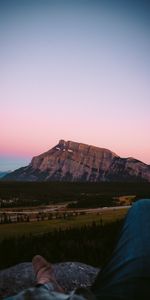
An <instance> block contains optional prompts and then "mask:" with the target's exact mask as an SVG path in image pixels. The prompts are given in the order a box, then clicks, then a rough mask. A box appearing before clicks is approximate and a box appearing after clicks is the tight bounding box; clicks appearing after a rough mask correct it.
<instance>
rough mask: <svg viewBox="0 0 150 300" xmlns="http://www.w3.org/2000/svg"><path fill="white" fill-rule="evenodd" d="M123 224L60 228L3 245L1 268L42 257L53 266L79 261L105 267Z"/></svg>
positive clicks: (3, 241) (118, 222)
mask: <svg viewBox="0 0 150 300" xmlns="http://www.w3.org/2000/svg"><path fill="white" fill-rule="evenodd" d="M121 224H122V221H119V220H117V221H115V222H113V223H109V224H107V223H106V224H103V223H98V224H97V223H95V222H93V223H92V224H90V225H84V226H81V227H80V228H69V227H68V228H66V229H65V230H62V229H61V228H59V229H55V230H54V231H52V232H49V233H44V234H39V235H32V234H30V235H23V236H21V237H14V238H7V239H4V240H2V241H1V242H0V249H1V255H0V268H1V269H3V268H6V267H8V266H12V265H14V264H17V263H20V262H25V261H31V260H32V257H33V256H34V255H36V254H41V255H43V256H44V257H46V259H47V260H49V261H51V262H52V263H56V262H64V261H80V262H83V263H87V264H90V265H93V266H97V267H102V266H103V265H104V264H105V263H106V261H107V260H108V259H109V257H110V255H111V253H112V251H113V248H114V245H115V243H116V240H117V237H118V233H119V231H120V227H121Z"/></svg>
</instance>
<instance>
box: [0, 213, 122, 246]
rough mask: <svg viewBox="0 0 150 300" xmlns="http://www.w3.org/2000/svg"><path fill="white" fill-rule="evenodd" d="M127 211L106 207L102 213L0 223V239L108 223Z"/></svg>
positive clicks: (120, 217)
mask: <svg viewBox="0 0 150 300" xmlns="http://www.w3.org/2000/svg"><path fill="white" fill-rule="evenodd" d="M126 212H127V209H126V208H122V209H117V210H116V209H113V210H112V209H107V210H103V212H102V213H99V214H98V213H90V214H86V215H82V216H76V217H71V218H69V219H55V220H49V221H39V222H29V223H14V224H1V225H0V241H2V240H3V239H6V238H11V237H19V236H23V235H41V234H44V233H47V232H51V231H53V230H55V229H59V228H61V229H66V228H75V227H81V226H82V225H88V224H91V223H92V222H96V223H97V224H98V223H102V224H106V223H110V222H113V221H116V220H120V219H122V218H124V216H125V214H126Z"/></svg>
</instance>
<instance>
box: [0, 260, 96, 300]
mask: <svg viewBox="0 0 150 300" xmlns="http://www.w3.org/2000/svg"><path fill="white" fill-rule="evenodd" d="M98 271H99V269H97V268H94V267H92V266H88V265H85V264H82V263H78V262H65V263H60V264H55V265H54V273H55V276H56V279H57V281H58V282H59V284H60V285H61V286H62V287H63V288H64V289H65V291H66V292H69V291H71V290H73V289H74V288H76V287H79V286H80V287H85V286H90V285H91V284H92V283H93V281H94V279H95V277H96V275H97V273H98ZM34 284H35V278H34V273H33V269H32V264H31V263H21V264H19V265H16V266H14V267H11V268H8V269H5V270H3V271H0V299H2V298H3V297H6V296H9V295H13V294H16V293H18V292H20V291H22V290H23V289H25V288H28V287H31V286H34Z"/></svg>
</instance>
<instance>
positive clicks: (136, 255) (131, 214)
mask: <svg viewBox="0 0 150 300" xmlns="http://www.w3.org/2000/svg"><path fill="white" fill-rule="evenodd" d="M92 291H93V293H94V294H95V295H96V297H98V298H99V299H107V298H108V299H126V300H130V299H132V300H133V299H135V300H137V299H140V300H145V299H146V300H147V299H150V200H149V199H145V200H139V201H137V202H136V203H134V204H133V206H132V207H131V208H130V210H129V211H128V214H127V216H126V218H125V222H124V225H123V228H122V230H121V233H120V237H119V240H118V243H117V245H116V248H115V250H114V253H113V254H112V257H111V259H110V261H109V263H108V264H107V265H106V266H105V267H104V268H103V270H102V271H101V272H100V273H99V274H98V276H97V278H96V281H95V283H94V285H93V286H92Z"/></svg>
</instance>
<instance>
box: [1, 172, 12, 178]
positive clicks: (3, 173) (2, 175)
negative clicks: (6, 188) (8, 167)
mask: <svg viewBox="0 0 150 300" xmlns="http://www.w3.org/2000/svg"><path fill="white" fill-rule="evenodd" d="M10 172H11V171H0V179H1V178H3V177H4V176H5V175H7V174H9V173H10Z"/></svg>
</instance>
